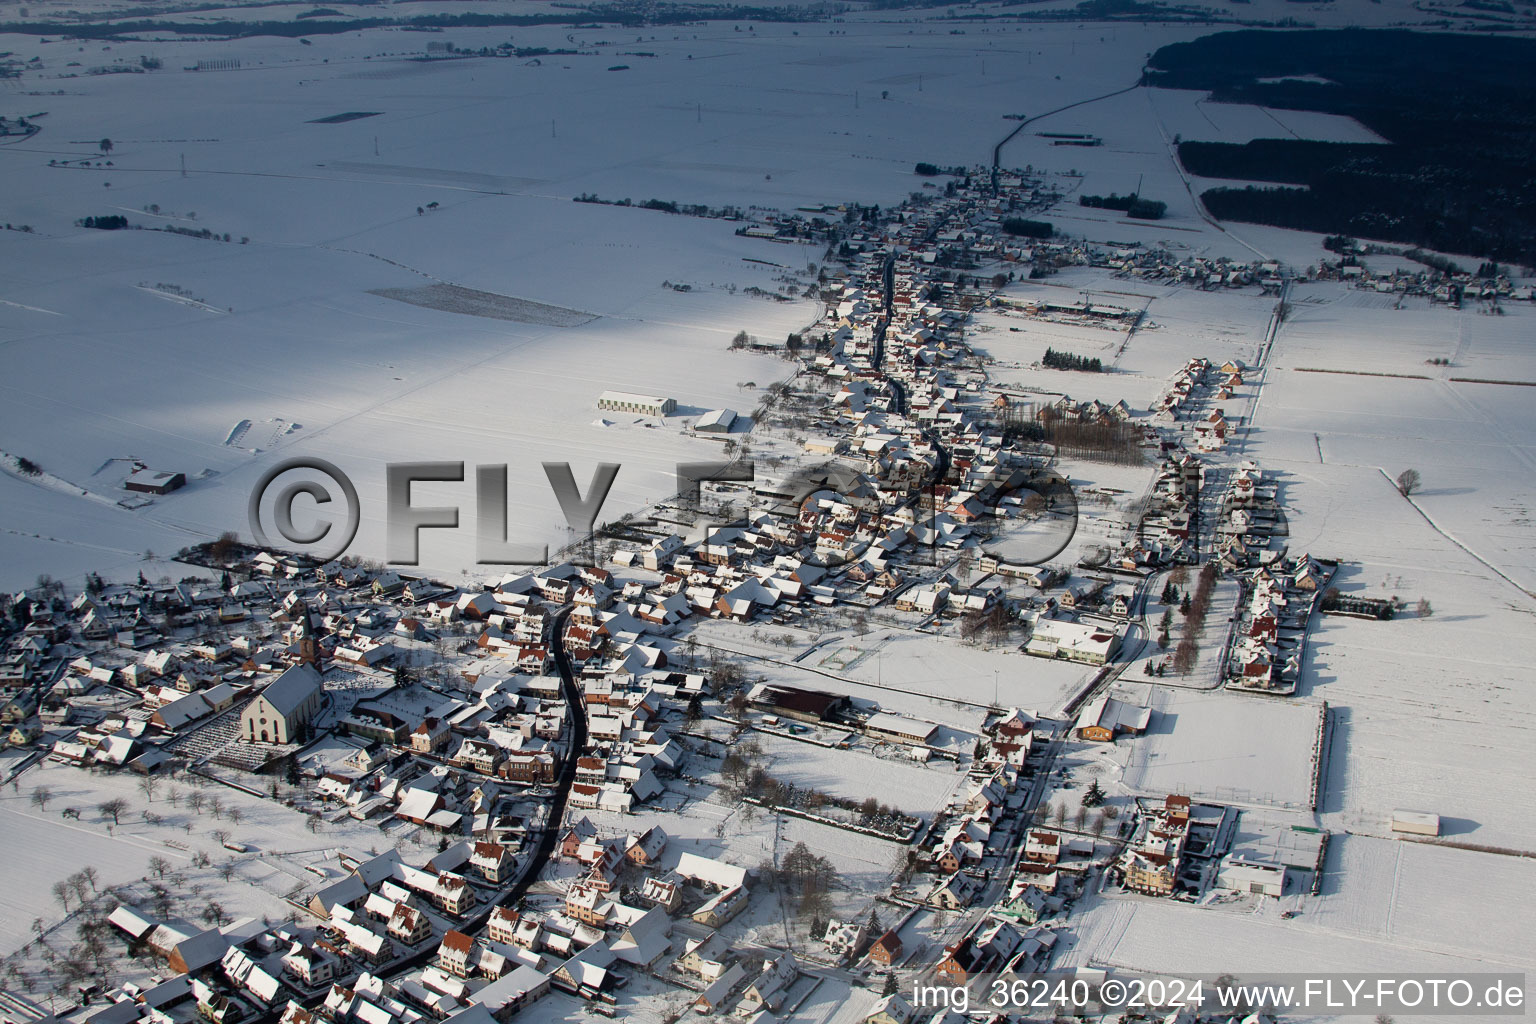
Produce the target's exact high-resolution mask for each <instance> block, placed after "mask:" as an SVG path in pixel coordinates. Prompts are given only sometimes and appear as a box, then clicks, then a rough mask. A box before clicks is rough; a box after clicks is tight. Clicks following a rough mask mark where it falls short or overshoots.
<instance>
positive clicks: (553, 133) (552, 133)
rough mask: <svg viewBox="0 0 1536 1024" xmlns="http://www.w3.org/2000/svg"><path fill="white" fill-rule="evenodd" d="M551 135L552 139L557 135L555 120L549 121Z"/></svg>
mask: <svg viewBox="0 0 1536 1024" xmlns="http://www.w3.org/2000/svg"><path fill="white" fill-rule="evenodd" d="M549 137H550V138H552V139H553V138H554V137H555V122H553V121H551V122H549Z"/></svg>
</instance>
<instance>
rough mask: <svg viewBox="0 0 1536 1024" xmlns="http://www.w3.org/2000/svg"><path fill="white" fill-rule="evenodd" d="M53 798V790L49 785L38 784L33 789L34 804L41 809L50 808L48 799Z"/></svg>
mask: <svg viewBox="0 0 1536 1024" xmlns="http://www.w3.org/2000/svg"><path fill="white" fill-rule="evenodd" d="M52 799H53V790H51V789H49V788H48V787H47V786H38V787H37V788H36V789H34V790H33V791H32V806H33V807H36V808H37V809H38V810H40V811H46V810H47V809H48V801H49V800H52Z"/></svg>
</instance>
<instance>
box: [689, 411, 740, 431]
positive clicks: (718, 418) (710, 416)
mask: <svg viewBox="0 0 1536 1024" xmlns="http://www.w3.org/2000/svg"><path fill="white" fill-rule="evenodd" d="M735 425H736V412H735V410H734V409H716V410H714V411H713V412H707V413H705V414H704V415H703V416H700V417H699V421H698V422H697V423H695V424H694V425H693V429H694V430H697V431H698V432H699V433H701V434H729V433H730V432H731V428H732V427H734V426H735Z"/></svg>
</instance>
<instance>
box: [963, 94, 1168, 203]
mask: <svg viewBox="0 0 1536 1024" xmlns="http://www.w3.org/2000/svg"><path fill="white" fill-rule="evenodd" d="M1139 88H1141V79H1139V78H1138V79H1137V80H1136V82H1135V83H1134V84H1132V85H1128V86H1126V87H1125V88H1124V89H1116V90H1115V91H1114V92H1106V93H1105V94H1104V95H1102V96H1090V97H1088V98H1087V99H1085V100H1077V101H1075V102H1073V103H1068V104H1067V105H1066V106H1064V107H1057V108H1056V109H1054V110H1047V111H1046V112H1045V113H1043V114H1036V115H1035V116H1034V117H1026V118H1025V119H1024V120H1022V121H1020V122H1019V126H1018V127H1017V128H1015V129H1014V130H1013V131H1011V132H1009V133H1008V134H1007V136H1006V137H1004V139H1003V141H1001V142H999V143H998V144H997V145H995V146H993V147H992V194H993V195H996V194H997V170H998V168H999V167H1000V166H1001V165H1002V160H1003V147H1004V146H1006V145H1008V143H1010V142H1012V141H1013V140H1014V137H1015V136H1016V135H1018V134H1019V132H1021V131H1023V130H1024V127H1025V126H1026V125H1031V124H1034V123H1035V122H1036V121H1039V120H1043V119H1044V118H1047V117H1050V116H1051V115H1052V114H1059V113H1061V112H1062V111H1064V110H1071V109H1072V108H1073V107H1081V106H1083V105H1084V104H1087V103H1097V102H1098V101H1099V100H1107V99H1109V98H1110V97H1111V96H1119V95H1120V94H1121V93H1126V92H1130V91H1131V90H1132V89H1139Z"/></svg>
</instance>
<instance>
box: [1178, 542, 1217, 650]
mask: <svg viewBox="0 0 1536 1024" xmlns="http://www.w3.org/2000/svg"><path fill="white" fill-rule="evenodd" d="M1215 588H1216V566H1215V565H1213V564H1211V563H1209V562H1207V563H1206V564H1205V565H1204V566H1203V567H1202V568H1201V569H1200V576H1199V579H1197V580H1196V581H1195V594H1194V596H1193V597H1190V596H1189V595H1188V594H1185V595H1184V598H1183V600H1182V601H1181V602H1180V604H1179V613H1180V614H1181V615H1183V616H1184V635H1183V636H1182V637H1180V638H1179V645H1178V646H1177V647H1175V648H1174V649H1173V670H1174V671H1175V672H1177V673H1178V674H1179V675H1181V676H1187V675H1189V674H1190V673H1191V672H1193V671H1194V669H1195V665H1196V664H1197V663H1198V662H1199V660H1200V645H1199V642H1198V637H1199V635H1200V633H1201V631H1202V630H1204V629H1205V616H1206V614H1207V613H1208V612H1209V611H1210V610H1211V591H1213V590H1214V589H1215Z"/></svg>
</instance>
